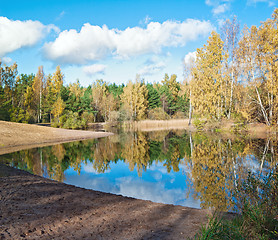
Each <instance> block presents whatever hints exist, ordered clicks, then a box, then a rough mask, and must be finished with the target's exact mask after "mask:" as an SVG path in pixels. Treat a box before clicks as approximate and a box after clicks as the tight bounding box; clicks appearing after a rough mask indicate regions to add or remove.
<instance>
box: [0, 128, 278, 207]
mask: <svg viewBox="0 0 278 240" xmlns="http://www.w3.org/2000/svg"><path fill="white" fill-rule="evenodd" d="M277 144H278V142H277V141H276V140H275V139H246V138H235V139H229V138H221V137H219V136H206V135H202V134H200V133H194V134H191V133H186V132H183V131H160V132H148V133H144V132H133V133H123V134H119V135H114V136H111V137H107V138H102V139H95V140H91V141H82V142H72V143H65V144H58V145H55V146H51V147H44V148H36V149H31V150H24V151H20V152H15V153H12V154H6V155H2V156H0V162H4V163H8V164H10V165H11V166H15V167H18V168H21V169H24V170H27V171H30V172H32V173H34V174H37V175H40V176H45V177H49V178H51V179H55V180H58V181H64V182H66V183H70V184H74V185H77V186H81V187H86V188H91V189H95V190H100V191H105V192H111V193H115V194H122V195H125V196H131V197H135V198H140V199H149V200H152V201H157V202H163V203H172V204H180V205H184V206H191V207H201V208H217V209H220V210H232V209H233V207H234V202H233V197H232V193H233V191H234V190H236V189H237V183H238V181H241V180H242V179H245V178H246V177H247V174H248V172H249V171H253V172H256V173H258V174H261V175H262V176H263V175H265V174H266V173H268V172H269V171H270V169H272V168H274V167H275V165H276V164H277V160H276V159H277V149H278V148H277Z"/></svg>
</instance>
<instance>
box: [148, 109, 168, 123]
mask: <svg viewBox="0 0 278 240" xmlns="http://www.w3.org/2000/svg"><path fill="white" fill-rule="evenodd" d="M148 118H149V119H150V120H168V119H170V117H169V115H168V114H167V113H166V112H165V111H164V110H163V109H162V108H154V109H151V110H149V112H148Z"/></svg>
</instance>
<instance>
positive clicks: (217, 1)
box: [206, 0, 232, 15]
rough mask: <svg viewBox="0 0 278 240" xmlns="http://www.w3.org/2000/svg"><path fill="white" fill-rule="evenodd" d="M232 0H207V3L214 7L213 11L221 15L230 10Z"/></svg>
mask: <svg viewBox="0 0 278 240" xmlns="http://www.w3.org/2000/svg"><path fill="white" fill-rule="evenodd" d="M231 1H232V0H206V4H207V5H208V6H211V7H212V13H213V14H214V15H219V14H222V13H225V12H226V11H228V10H229V9H230V7H231Z"/></svg>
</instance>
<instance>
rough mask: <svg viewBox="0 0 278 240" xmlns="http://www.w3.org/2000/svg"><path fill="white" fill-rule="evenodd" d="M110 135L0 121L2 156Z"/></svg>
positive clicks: (0, 148)
mask: <svg viewBox="0 0 278 240" xmlns="http://www.w3.org/2000/svg"><path fill="white" fill-rule="evenodd" d="M110 135H112V133H106V132H92V131H81V130H68V129H60V128H51V127H44V126H37V125H30V124H23V123H13V122H5V121H0V154H5V153H9V152H14V151H19V150H22V149H28V148H34V147H41V146H47V145H53V144H56V143H63V142H71V141H75V140H76V141H77V140H85V139H91V138H100V137H107V136H110Z"/></svg>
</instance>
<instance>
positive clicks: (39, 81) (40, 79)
mask: <svg viewBox="0 0 278 240" xmlns="http://www.w3.org/2000/svg"><path fill="white" fill-rule="evenodd" d="M44 85H45V77H44V72H43V66H39V68H38V72H37V74H36V76H35V78H34V82H33V86H32V89H33V92H34V94H33V101H34V105H35V106H36V116H37V122H40V121H41V119H42V98H43V91H44Z"/></svg>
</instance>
